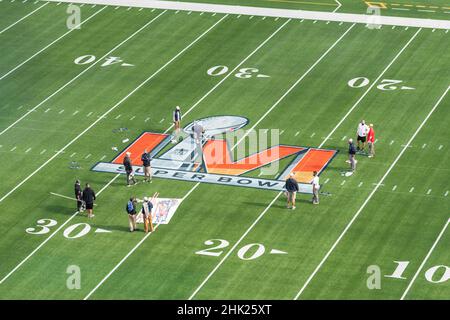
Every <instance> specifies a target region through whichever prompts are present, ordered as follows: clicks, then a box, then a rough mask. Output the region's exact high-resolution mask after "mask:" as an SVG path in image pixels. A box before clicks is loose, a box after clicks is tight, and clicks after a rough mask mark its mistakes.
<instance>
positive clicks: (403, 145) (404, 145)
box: [401, 144, 413, 148]
mask: <svg viewBox="0 0 450 320" xmlns="http://www.w3.org/2000/svg"><path fill="white" fill-rule="evenodd" d="M401 147H407V148H412V147H413V146H408V145H406V144H402V145H401Z"/></svg>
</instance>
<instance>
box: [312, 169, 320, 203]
mask: <svg viewBox="0 0 450 320" xmlns="http://www.w3.org/2000/svg"><path fill="white" fill-rule="evenodd" d="M313 175H314V178H313V179H312V182H311V184H312V187H313V198H312V203H313V204H319V189H320V182H319V174H318V173H317V171H314V172H313Z"/></svg>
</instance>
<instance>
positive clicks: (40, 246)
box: [0, 12, 228, 284]
mask: <svg viewBox="0 0 450 320" xmlns="http://www.w3.org/2000/svg"><path fill="white" fill-rule="evenodd" d="M163 13H164V12H163ZM161 14H162V13H161ZM227 16H228V15H225V16H223V17H222V18H221V19H220V20H218V21H217V22H216V23H215V24H214V25H213V26H211V27H210V28H209V29H207V30H206V31H205V32H203V33H202V34H201V35H200V36H198V37H197V38H196V39H195V40H194V41H192V42H191V43H190V44H189V45H188V46H186V47H185V48H184V49H183V50H181V51H180V52H179V53H178V54H177V55H176V56H174V57H173V58H172V59H171V60H169V61H168V62H167V63H166V64H165V65H163V66H162V67H161V68H159V69H158V70H157V71H156V72H155V73H153V74H152V75H151V76H150V77H149V78H147V79H146V80H145V81H144V82H143V83H141V84H140V85H139V86H138V87H137V88H136V89H134V90H133V91H132V92H131V93H129V94H128V95H127V96H126V97H124V98H123V99H122V100H120V101H119V102H118V103H117V104H116V105H115V106H113V107H112V108H111V109H109V110H108V111H107V112H106V113H105V114H104V115H106V114H108V113H110V112H111V111H113V110H114V109H115V108H116V107H117V106H119V105H120V104H121V103H123V102H124V101H125V100H126V99H128V98H129V97H130V96H131V95H132V94H134V93H135V92H136V91H137V90H139V89H140V88H141V87H142V86H143V85H145V84H146V83H147V82H148V81H150V80H151V79H152V78H153V77H154V76H156V75H157V74H158V73H159V72H161V71H162V70H163V69H164V68H166V67H167V66H168V65H169V64H171V63H172V62H173V61H174V60H176V59H177V58H178V57H179V56H180V55H182V54H183V53H184V52H185V51H186V50H188V49H189V48H190V47H192V46H193V45H194V44H195V43H197V42H198V41H199V40H200V39H201V38H202V37H203V36H205V35H206V34H207V33H208V32H209V31H211V30H212V29H213V28H215V27H216V26H217V25H218V24H219V23H220V22H222V21H223V20H224V19H225V18H226V17H227ZM101 119H102V117H100V118H99V119H97V120H96V121H95V122H94V123H93V124H92V125H91V126H89V127H88V128H87V129H86V130H84V131H83V132H82V133H80V134H79V135H78V136H77V137H76V138H75V139H73V140H72V141H71V142H70V143H69V144H67V145H66V146H65V147H64V148H63V149H61V150H60V151H58V152H57V153H56V154H55V155H54V156H53V157H52V158H50V159H49V160H47V162H45V163H44V164H43V165H42V166H41V167H40V168H38V169H37V170H36V171H34V172H33V173H32V174H31V175H30V176H29V177H28V178H26V179H25V180H23V181H22V182H21V183H20V184H19V185H18V186H17V187H16V188H14V190H15V189H17V188H18V187H20V185H22V184H23V183H24V182H25V181H26V180H28V179H29V178H31V176H33V175H34V174H36V173H37V172H38V171H39V170H40V169H41V168H43V167H44V166H45V165H46V164H47V163H49V162H50V161H51V160H52V159H54V158H55V157H56V156H57V155H58V154H59V153H60V152H61V151H64V149H66V148H68V147H69V146H70V145H71V144H72V143H73V142H75V141H76V140H78V138H80V137H81V136H82V135H83V134H84V133H86V132H87V131H88V130H89V129H90V128H92V127H93V126H94V125H95V124H96V123H97V122H98V121H100V120H101ZM119 176H120V174H117V175H116V176H114V177H113V178H112V179H111V180H110V181H109V182H108V183H107V184H106V185H105V186H104V187H103V188H102V189H101V190H100V191H99V192H98V193H97V195H100V194H101V193H102V192H103V191H104V190H105V189H106V188H108V187H109V186H110V185H111V184H112V183H113V182H114V181H115V180H116V179H117V178H118V177H119ZM14 190H11V191H10V192H9V193H8V194H7V195H5V196H4V197H3V198H2V199H0V202H1V201H3V199H4V198H6V197H7V196H8V195H9V194H10V193H11V192H13V191H14ZM77 214H78V212H75V213H74V214H73V215H72V216H71V217H70V218H69V219H67V220H66V221H65V222H64V223H63V224H62V225H61V226H60V227H59V228H58V229H56V230H55V232H53V233H52V234H51V235H50V236H49V237H48V238H47V239H45V240H44V241H43V242H42V243H41V244H40V245H39V246H38V247H37V248H36V249H34V250H33V251H32V252H31V253H30V254H29V255H28V256H27V257H26V258H25V259H23V260H22V261H21V262H20V263H19V264H18V265H17V266H16V267H14V269H13V270H11V271H10V272H9V273H8V274H7V275H6V276H5V277H4V278H3V279H2V280H1V281H0V284H2V283H3V282H4V281H5V280H6V279H7V278H9V277H10V276H11V275H12V274H13V273H14V272H15V271H16V270H17V269H19V268H20V267H21V266H22V265H23V264H24V263H25V262H26V261H27V260H28V259H29V258H31V257H32V256H33V255H34V254H35V253H36V252H37V251H38V250H39V249H40V248H42V246H44V245H45V244H46V243H47V242H48V241H49V240H50V239H51V238H52V237H53V236H55V235H56V233H57V232H58V231H59V230H61V228H62V227H63V226H65V225H66V224H67V223H68V222H69V221H71V220H72V219H73V218H74V217H75V216H76V215H77Z"/></svg>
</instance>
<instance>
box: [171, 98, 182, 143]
mask: <svg viewBox="0 0 450 320" xmlns="http://www.w3.org/2000/svg"><path fill="white" fill-rule="evenodd" d="M173 124H174V126H175V134H174V139H173V140H172V142H173V143H176V142H177V138H178V135H179V134H180V127H181V110H180V107H179V106H176V107H175V111H174V112H173Z"/></svg>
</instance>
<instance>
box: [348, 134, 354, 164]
mask: <svg viewBox="0 0 450 320" xmlns="http://www.w3.org/2000/svg"><path fill="white" fill-rule="evenodd" d="M355 156H356V147H355V144H354V143H353V139H349V140H348V160H349V162H350V169H351V171H352V172H355V170H356V159H355Z"/></svg>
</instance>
